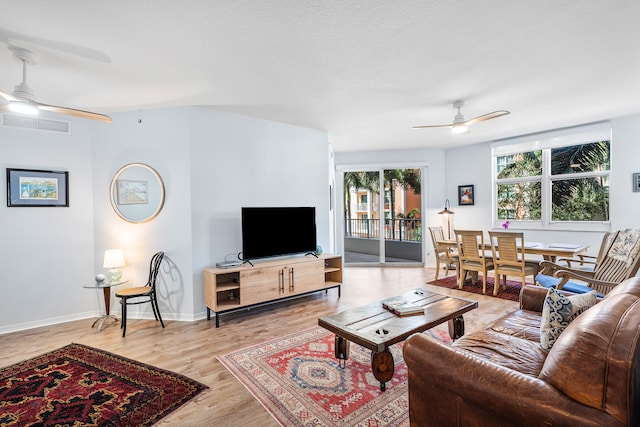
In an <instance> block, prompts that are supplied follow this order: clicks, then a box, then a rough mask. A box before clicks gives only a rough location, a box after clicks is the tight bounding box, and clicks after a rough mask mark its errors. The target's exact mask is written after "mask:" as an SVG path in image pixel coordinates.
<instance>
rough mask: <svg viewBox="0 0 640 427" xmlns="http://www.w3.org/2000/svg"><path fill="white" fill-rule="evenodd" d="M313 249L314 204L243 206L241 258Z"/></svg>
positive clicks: (314, 241) (314, 243)
mask: <svg viewBox="0 0 640 427" xmlns="http://www.w3.org/2000/svg"><path fill="white" fill-rule="evenodd" d="M315 250H316V208H315V207H264V208H256V207H244V208H242V259H244V260H249V259H255V258H266V257H273V256H279V255H292V254H299V253H303V252H304V253H306V252H313V251H315Z"/></svg>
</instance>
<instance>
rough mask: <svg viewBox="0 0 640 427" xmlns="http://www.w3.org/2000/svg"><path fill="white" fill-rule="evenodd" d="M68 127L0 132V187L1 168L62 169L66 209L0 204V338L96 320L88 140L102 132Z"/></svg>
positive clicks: (3, 178)
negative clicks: (14, 332) (65, 179)
mask: <svg viewBox="0 0 640 427" xmlns="http://www.w3.org/2000/svg"><path fill="white" fill-rule="evenodd" d="M102 125H103V124H97V125H95V126H92V125H90V124H88V123H83V122H82V121H81V120H78V121H73V122H72V124H71V129H72V133H71V134H70V135H69V134H62V135H61V134H58V133H53V132H46V131H40V130H33V129H20V128H9V127H2V126H0V176H1V178H0V180H1V182H0V187H2V188H7V187H6V172H5V170H6V168H21V169H44V170H66V171H68V172H69V207H11V208H9V207H7V205H6V192H5V197H3V200H2V202H1V204H0V271H2V279H0V283H2V285H1V286H2V297H1V298H0V333H2V332H7V331H10V330H14V329H27V328H31V327H36V326H42V325H48V324H52V323H59V322H64V321H68V320H73V319H78V318H84V317H88V316H92V315H94V314H96V313H97V303H98V300H97V295H96V293H95V292H94V291H92V290H89V289H83V288H82V285H83V284H85V283H91V282H92V281H93V272H94V269H93V260H94V238H93V225H94V224H93V199H92V196H91V195H92V193H93V172H92V168H91V163H92V161H91V160H92V152H91V144H92V137H93V134H94V131H95V132H99V131H100V130H101V129H103V126H102Z"/></svg>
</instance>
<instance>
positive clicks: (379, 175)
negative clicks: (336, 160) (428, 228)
mask: <svg viewBox="0 0 640 427" xmlns="http://www.w3.org/2000/svg"><path fill="white" fill-rule="evenodd" d="M342 177H343V182H342V184H343V208H344V209H343V213H344V216H343V224H342V226H343V248H344V255H345V263H351V264H371V263H373V264H381V263H422V257H423V253H424V251H423V246H422V245H423V244H422V220H421V215H420V213H421V210H422V197H421V177H422V170H421V168H404V169H383V168H379V169H376V170H365V169H361V170H350V171H345V172H344V173H343V175H342Z"/></svg>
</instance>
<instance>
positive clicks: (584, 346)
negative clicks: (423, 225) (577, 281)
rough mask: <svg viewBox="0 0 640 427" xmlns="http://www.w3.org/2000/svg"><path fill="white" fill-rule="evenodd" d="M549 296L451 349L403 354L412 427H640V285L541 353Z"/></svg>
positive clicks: (527, 292)
mask: <svg viewBox="0 0 640 427" xmlns="http://www.w3.org/2000/svg"><path fill="white" fill-rule="evenodd" d="M546 293H547V289H545V288H540V287H536V286H526V287H525V288H524V289H523V291H522V293H521V295H520V307H519V309H518V310H516V311H514V312H513V313H509V314H507V315H505V316H503V317H501V318H499V319H498V320H496V321H495V322H493V323H492V324H490V325H488V326H487V327H486V328H485V329H483V330H481V331H477V332H473V333H470V334H468V335H465V336H463V337H462V338H460V339H459V340H457V341H456V342H454V343H453V344H444V343H442V342H440V341H437V340H435V339H433V338H431V337H429V336H427V335H425V334H415V335H412V336H411V337H409V338H408V339H407V341H406V342H405V345H404V349H403V352H404V358H405V361H406V363H407V367H408V370H409V413H410V421H411V425H412V426H421V427H422V426H438V427H446V426H465V427H468V426H488V425H490V426H510V427H511V426H567V427H569V426H571V427H575V426H600V427H601V426H638V425H640V394H639V393H638V391H639V390H640V277H633V278H630V279H627V280H626V281H624V282H623V283H621V284H620V285H619V286H617V287H616V288H614V289H613V290H612V291H611V292H610V293H609V294H608V295H607V296H606V297H605V298H604V299H603V300H602V301H601V302H599V303H598V304H596V305H595V306H594V307H591V308H590V309H588V310H586V311H585V312H584V313H582V314H581V315H580V316H578V318H576V319H575V320H574V321H573V322H572V323H571V324H570V325H569V326H568V327H567V328H566V329H565V331H564V332H563V333H562V334H561V335H560V337H559V338H558V340H557V341H556V343H555V344H554V346H553V347H552V348H551V350H549V351H547V350H544V349H543V348H542V347H541V346H540V319H541V312H542V306H543V303H544V298H545V296H546Z"/></svg>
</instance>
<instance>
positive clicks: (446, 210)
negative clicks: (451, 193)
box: [438, 199, 454, 240]
mask: <svg viewBox="0 0 640 427" xmlns="http://www.w3.org/2000/svg"><path fill="white" fill-rule="evenodd" d="M438 213H439V214H440V215H446V217H447V239H449V240H451V217H450V216H449V215H453V214H454V212H453V211H452V210H451V209H449V199H447V200H446V201H445V202H444V209H443V210H441V211H440V212H438Z"/></svg>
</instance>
